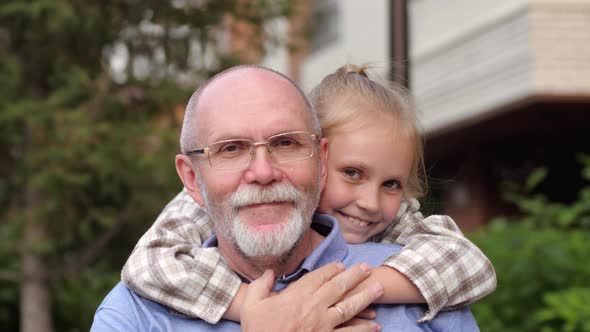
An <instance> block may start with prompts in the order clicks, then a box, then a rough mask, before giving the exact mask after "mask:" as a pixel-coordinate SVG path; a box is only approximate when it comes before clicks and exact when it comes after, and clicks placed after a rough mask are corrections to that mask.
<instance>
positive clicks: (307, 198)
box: [199, 179, 321, 258]
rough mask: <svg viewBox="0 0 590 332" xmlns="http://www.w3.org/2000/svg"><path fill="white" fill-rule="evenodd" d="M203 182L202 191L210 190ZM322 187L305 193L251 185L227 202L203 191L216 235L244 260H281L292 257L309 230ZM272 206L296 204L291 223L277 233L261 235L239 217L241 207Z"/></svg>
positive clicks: (283, 185) (282, 185) (290, 188)
mask: <svg viewBox="0 0 590 332" xmlns="http://www.w3.org/2000/svg"><path fill="white" fill-rule="evenodd" d="M199 182H200V185H201V188H203V189H206V188H205V187H203V183H202V182H201V181H199ZM320 183H321V181H319V179H318V181H317V185H315V186H314V187H313V188H310V189H309V190H306V191H305V192H300V191H298V190H297V189H295V187H293V186H291V185H289V184H286V183H275V184H273V185H270V186H259V185H251V186H248V187H246V188H242V189H240V190H238V191H236V192H235V193H233V194H231V195H230V196H229V197H228V198H227V199H224V198H222V199H212V198H213V197H210V195H209V194H208V193H207V190H203V200H204V202H205V209H206V211H207V213H208V214H209V216H211V218H212V219H213V221H214V223H215V231H216V233H217V234H218V235H220V236H223V237H224V238H225V239H226V240H228V241H229V242H230V243H231V244H232V245H233V246H234V248H236V249H237V250H238V251H240V252H241V253H242V254H243V255H244V256H246V257H261V256H267V257H277V258H279V257H285V256H288V255H289V254H290V253H291V251H292V250H293V249H294V248H295V246H296V244H297V242H298V241H299V240H300V238H301V237H302V235H303V234H304V233H305V231H306V230H308V229H309V227H310V224H311V219H312V216H313V213H314V211H315V209H316V207H317V204H318V201H319V195H320ZM214 201H216V202H219V203H214ZM272 202H291V203H292V204H293V213H292V214H291V215H290V216H289V220H288V222H287V223H285V224H283V225H281V227H279V228H278V230H275V231H273V232H257V231H256V230H254V229H252V228H250V227H249V226H248V225H247V224H246V223H244V222H243V221H242V220H241V218H240V217H239V215H238V209H239V208H240V207H243V206H247V205H252V204H262V203H272Z"/></svg>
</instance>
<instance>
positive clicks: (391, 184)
mask: <svg viewBox="0 0 590 332" xmlns="http://www.w3.org/2000/svg"><path fill="white" fill-rule="evenodd" d="M383 186H384V187H385V188H387V189H391V190H397V189H400V188H401V184H400V183H399V181H397V180H389V181H386V182H383Z"/></svg>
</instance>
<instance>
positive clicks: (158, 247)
mask: <svg viewBox="0 0 590 332" xmlns="http://www.w3.org/2000/svg"><path fill="white" fill-rule="evenodd" d="M212 232H213V229H212V225H211V222H210V220H209V217H208V215H207V214H206V213H205V212H204V211H203V209H201V208H200V207H199V206H198V205H197V204H196V203H195V202H194V201H193V199H192V198H191V197H190V196H189V195H188V193H187V192H186V190H183V191H182V192H180V193H179V194H178V195H177V196H176V197H175V198H174V199H173V200H172V201H171V202H170V203H169V204H168V205H167V206H166V207H165V208H164V210H163V211H162V213H161V214H160V216H158V218H157V219H156V222H155V223H154V224H153V225H152V227H151V228H150V229H149V230H148V231H147V232H146V233H145V234H144V235H143V237H142V238H141V239H140V240H139V242H138V243H137V245H136V246H135V249H134V250H133V252H132V253H131V256H130V257H129V259H128V260H127V263H125V266H124V267H123V271H122V272H121V279H122V280H123V282H124V283H125V284H126V285H127V286H128V287H129V288H131V289H132V290H134V291H135V292H136V293H138V294H140V295H142V296H144V297H146V298H148V299H151V300H154V301H156V302H159V303H162V304H164V305H166V306H168V307H170V308H172V309H174V310H176V311H178V312H180V313H182V314H185V315H188V316H191V317H199V318H201V319H203V320H205V321H207V322H209V323H213V324H214V323H216V322H217V321H219V319H221V316H222V315H223V313H225V311H226V310H227V308H228V307H229V305H230V304H231V302H232V301H233V298H234V297H235V295H236V293H237V291H238V289H239V287H240V279H239V278H238V276H237V275H236V274H235V273H234V272H233V271H231V269H230V268H229V267H228V266H227V265H226V264H225V262H224V261H223V259H222V258H221V255H220V254H219V251H218V250H217V248H202V247H201V244H202V242H203V241H204V240H206V239H207V238H209V237H210V236H211V234H212Z"/></svg>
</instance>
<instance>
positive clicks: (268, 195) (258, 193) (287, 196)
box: [229, 183, 300, 209]
mask: <svg viewBox="0 0 590 332" xmlns="http://www.w3.org/2000/svg"><path fill="white" fill-rule="evenodd" d="M299 197H300V193H299V191H298V190H297V189H295V187H293V186H291V185H289V184H286V183H276V184H273V185H272V186H257V185H253V186H248V187H246V188H243V189H239V190H238V191H236V192H235V193H233V194H232V195H231V196H230V198H229V204H230V205H231V206H232V207H233V208H235V209H237V208H240V207H243V206H247V205H253V204H263V203H277V202H297V201H298V200H299Z"/></svg>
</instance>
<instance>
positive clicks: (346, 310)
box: [328, 283, 383, 326]
mask: <svg viewBox="0 0 590 332" xmlns="http://www.w3.org/2000/svg"><path fill="white" fill-rule="evenodd" d="M382 294H383V286H382V285H381V284H379V283H372V284H370V285H368V286H367V287H365V288H364V289H362V290H361V291H360V292H358V293H356V294H354V295H352V296H350V297H348V298H346V299H344V300H342V301H340V302H338V303H336V304H335V305H334V306H332V307H331V308H330V309H329V310H328V315H329V319H330V320H331V322H332V323H333V324H334V326H337V325H339V324H341V323H343V322H346V321H348V320H350V319H352V318H353V317H354V316H356V315H357V314H358V313H360V312H361V311H363V310H364V309H365V308H366V307H367V306H368V305H370V304H371V303H373V301H375V300H376V299H377V298H378V297H379V296H381V295H382ZM336 307H338V308H340V310H342V314H341V313H340V311H339V310H338V309H337V308H336ZM373 318H374V317H373Z"/></svg>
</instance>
